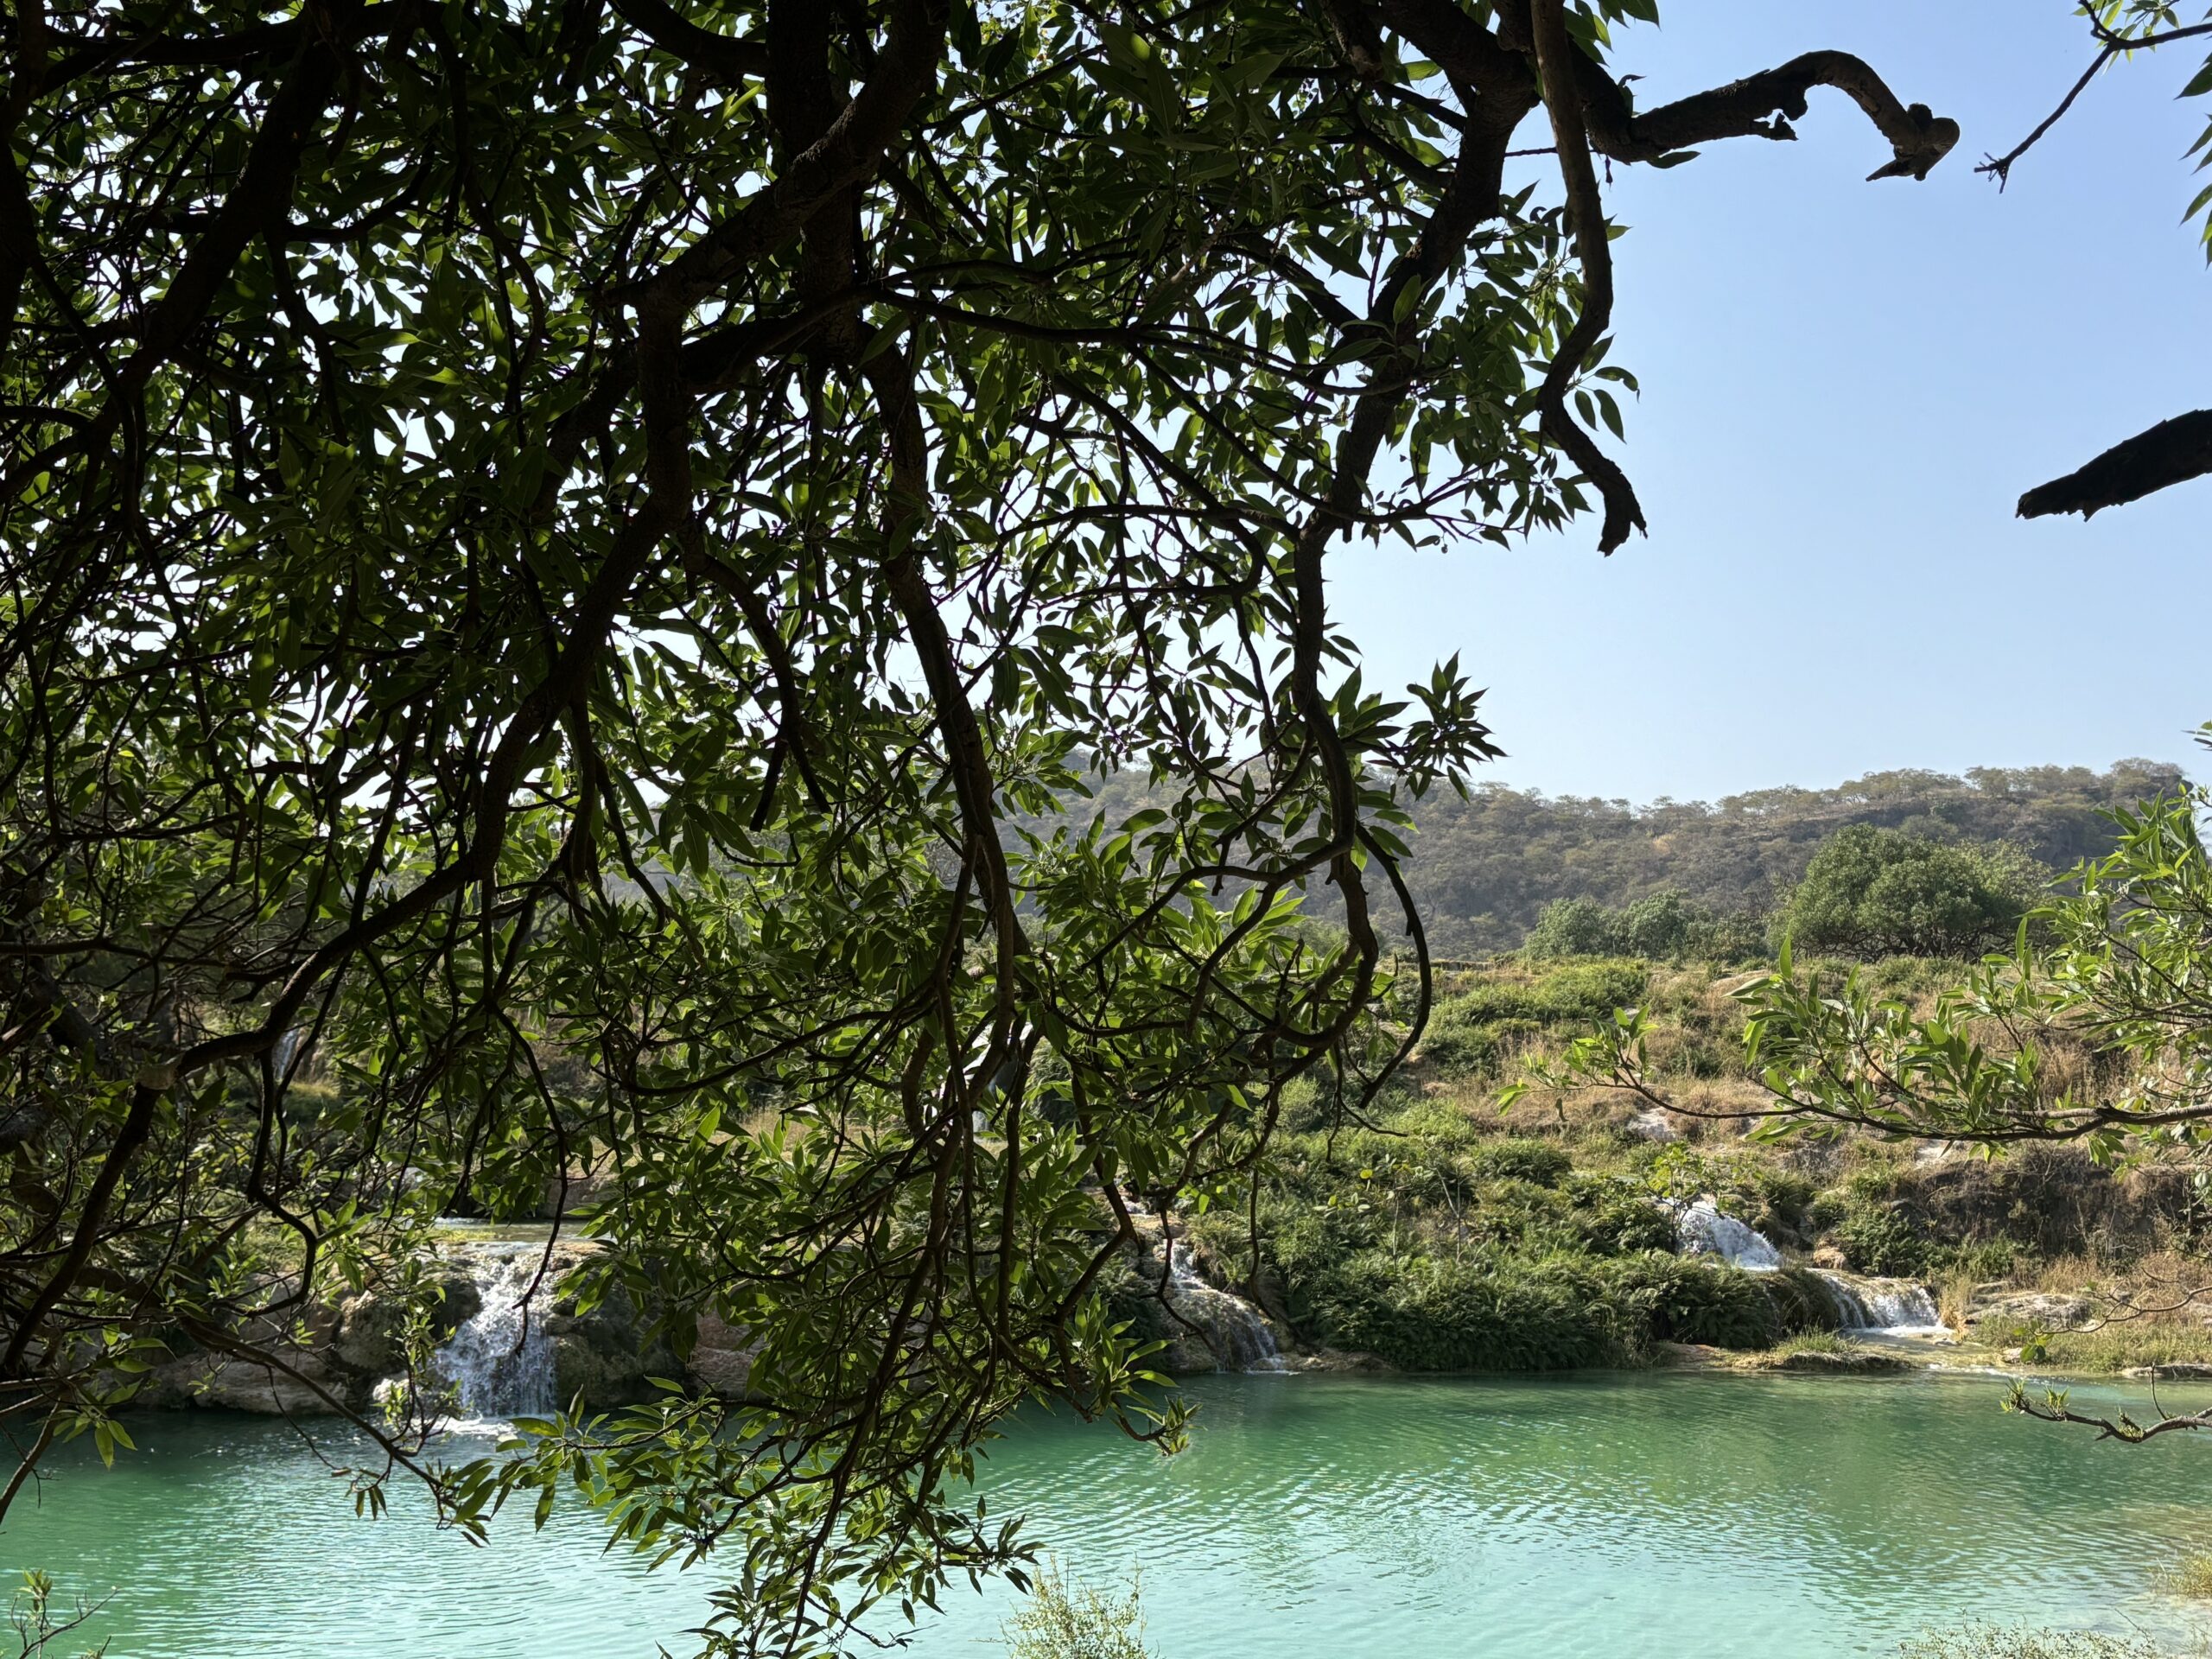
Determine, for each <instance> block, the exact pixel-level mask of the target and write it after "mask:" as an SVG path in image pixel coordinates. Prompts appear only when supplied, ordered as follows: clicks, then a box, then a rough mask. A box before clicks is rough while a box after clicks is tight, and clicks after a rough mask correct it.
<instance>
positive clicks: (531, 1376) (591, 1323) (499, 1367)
mask: <svg viewBox="0 0 2212 1659" xmlns="http://www.w3.org/2000/svg"><path fill="white" fill-rule="evenodd" d="M1138 1221H1139V1236H1138V1241H1137V1245H1136V1248H1135V1250H1134V1251H1132V1252H1131V1253H1130V1255H1129V1256H1128V1259H1127V1263H1126V1265H1127V1268H1128V1274H1127V1279H1126V1281H1125V1291H1124V1296H1125V1299H1126V1300H1128V1301H1129V1303H1130V1305H1131V1306H1133V1307H1134V1308H1135V1310H1136V1311H1137V1312H1138V1313H1139V1314H1140V1315H1141V1317H1140V1319H1138V1321H1137V1323H1138V1325H1139V1333H1140V1334H1141V1335H1142V1336H1146V1337H1148V1338H1154V1339H1156V1340H1158V1341H1160V1343H1161V1344H1162V1346H1161V1348H1160V1351H1159V1353H1158V1355H1157V1357H1156V1358H1155V1360H1154V1365H1155V1368H1156V1369H1158V1370H1161V1371H1163V1372H1165V1373H1166V1374H1168V1375H1171V1376H1195V1375H1203V1374H1206V1373H1212V1372H1222V1371H1230V1372H1238V1371H1243V1372H1252V1371H1263V1372H1265V1371H1273V1372H1335V1373H1352V1374H1369V1375H1375V1374H1383V1373H1388V1372H1390V1371H1392V1370H1394V1369H1395V1368H1394V1367H1392V1366H1390V1365H1389V1364H1388V1363H1385V1362H1384V1361H1383V1360H1382V1359H1380V1358H1378V1357H1376V1356H1374V1355H1372V1354H1367V1353H1357V1352H1345V1351H1338V1350H1335V1349H1332V1348H1329V1347H1326V1346H1324V1345H1320V1344H1312V1343H1309V1342H1304V1341H1301V1340H1300V1336H1299V1333H1298V1332H1297V1331H1296V1329H1295V1327H1294V1324H1293V1322H1292V1320H1291V1319H1289V1318H1288V1316H1287V1313H1286V1312H1285V1310H1284V1309H1283V1307H1282V1306H1281V1297H1280V1294H1277V1295H1275V1296H1272V1297H1271V1296H1270V1295H1269V1294H1268V1291H1269V1289H1270V1287H1269V1286H1268V1285H1267V1284H1265V1283H1261V1284H1258V1285H1251V1284H1243V1283H1238V1282H1236V1281H1234V1280H1233V1279H1232V1277H1231V1276H1230V1273H1229V1270H1228V1268H1227V1266H1226V1264H1225V1263H1224V1262H1223V1261H1222V1260H1221V1259H1220V1258H1218V1257H1217V1256H1216V1255H1214V1254H1212V1253H1211V1251H1210V1250H1208V1249H1206V1247H1205V1245H1204V1244H1202V1243H1198V1242H1196V1241H1193V1240H1191V1239H1189V1238H1188V1237H1186V1236H1179V1235H1172V1234H1169V1233H1168V1232H1166V1230H1164V1229H1163V1228H1162V1226H1161V1224H1160V1222H1159V1220H1158V1219H1157V1218H1156V1217H1150V1216H1140V1217H1138ZM1681 1228H1682V1232H1681V1249H1682V1250H1683V1251H1684V1252H1685V1253H1687V1254H1696V1253H1701V1252H1702V1253H1710V1252H1713V1251H1714V1250H1715V1249H1716V1245H1715V1242H1714V1241H1715V1239H1716V1238H1719V1239H1725V1240H1726V1241H1728V1243H1727V1248H1728V1249H1733V1250H1737V1251H1739V1252H1742V1253H1745V1255H1746V1261H1747V1264H1748V1270H1751V1271H1755V1272H1764V1271H1770V1270H1772V1269H1773V1268H1776V1267H1777V1266H1778V1265H1779V1263H1780V1262H1781V1257H1780V1255H1778V1254H1777V1253H1775V1252H1774V1251H1773V1249H1772V1247H1771V1246H1770V1245H1768V1244H1767V1243H1766V1241H1765V1240H1764V1238H1762V1237H1760V1236H1758V1234H1756V1233H1754V1232H1751V1230H1749V1229H1747V1228H1745V1227H1744V1226H1743V1225H1742V1224H1740V1223H1738V1222H1736V1221H1734V1220H1733V1219H1732V1217H1726V1216H1716V1215H1715V1214H1713V1213H1709V1206H1707V1205H1697V1206H1688V1207H1684V1208H1683V1209H1682V1211H1681ZM596 1249H597V1247H596V1246H595V1245H594V1244H593V1243H590V1242H589V1241H588V1240H582V1239H572V1238H563V1239H559V1240H556V1241H555V1242H553V1243H551V1244H550V1247H549V1245H548V1243H547V1242H546V1240H545V1238H544V1237H543V1236H538V1237H535V1238H532V1237H530V1236H526V1235H515V1234H511V1235H509V1236H505V1237H497V1238H482V1239H475V1238H469V1237H466V1236H456V1237H449V1238H448V1239H447V1240H445V1241H444V1242H442V1243H441V1244H440V1245H439V1247H438V1253H437V1257H436V1263H435V1268H433V1269H432V1272H431V1279H432V1284H433V1287H434V1290H435V1295H434V1296H433V1298H432V1299H431V1303H430V1306H431V1308H432V1314H431V1322H430V1325H429V1330H428V1332H425V1333H420V1336H419V1337H418V1339H421V1338H422V1337H426V1338H427V1340H428V1341H429V1344H431V1345H432V1346H433V1347H434V1348H435V1351H436V1362H435V1363H436V1367H437V1369H439V1370H441V1371H442V1372H444V1373H445V1375H446V1380H447V1381H448V1383H452V1384H454V1386H455V1387H456V1389H457V1390H458V1394H459V1399H458V1401H457V1402H456V1405H457V1408H458V1409H459V1411H460V1413H461V1414H462V1415H465V1416H472V1417H485V1418H497V1417H503V1416H513V1415H522V1414H538V1413H541V1412H550V1411H551V1410H553V1409H555V1408H556V1407H559V1406H564V1405H568V1404H569V1403H571V1402H575V1403H577V1404H580V1405H581V1406H582V1408H584V1409H586V1410H592V1411H595V1410H604V1409H608V1408H616V1407H620V1406H625V1405H631V1404H635V1403H638V1402H641V1401H644V1400H646V1399H648V1398H651V1397H652V1396H653V1395H654V1394H655V1392H656V1390H655V1389H654V1387H653V1381H652V1380H653V1379H655V1378H669V1379H677V1380H681V1381H682V1382H683V1383H685V1384H686V1385H687V1386H689V1387H690V1388H691V1389H694V1390H696V1391H698V1392H702V1393H706V1394H712V1395H719V1396H721V1397H723V1398H725V1399H731V1400H743V1399H746V1398H748V1397H750V1387H751V1378H752V1371H753V1361H754V1358H755V1357H756V1355H757V1353H758V1347H757V1345H756V1344H751V1343H749V1342H748V1341H747V1338H746V1336H745V1333H743V1332H741V1331H738V1330H735V1329H734V1328H732V1327H731V1326H729V1325H727V1324H725V1323H724V1322H723V1321H721V1320H720V1319H715V1318H713V1317H712V1316H711V1315H709V1316H708V1317H705V1318H702V1319H700V1320H698V1321H697V1322H696V1325H695V1327H694V1329H693V1332H692V1333H691V1337H690V1341H689V1342H688V1343H687V1344H684V1345H683V1348H682V1350H681V1351H679V1350H678V1348H677V1345H676V1344H674V1343H673V1342H672V1341H671V1338H670V1337H669V1335H668V1334H667V1332H665V1331H664V1330H663V1329H661V1328H660V1321H659V1319H658V1310H656V1309H652V1308H650V1307H644V1308H641V1307H639V1306H638V1305H637V1303H636V1302H635V1301H634V1300H632V1297H631V1295H630V1294H628V1293H627V1292H626V1291H625V1290H623V1289H622V1288H621V1287H610V1288H609V1289H608V1290H607V1293H606V1294H605V1295H604V1296H603V1297H602V1298H601V1300H598V1301H597V1302H596V1304H595V1305H594V1306H590V1307H588V1308H586V1307H584V1306H582V1305H581V1303H580V1302H579V1300H578V1298H577V1296H576V1295H575V1293H574V1291H573V1290H572V1289H569V1288H564V1282H565V1281H567V1280H568V1279H569V1275H571V1274H574V1273H575V1270H576V1269H577V1268H580V1267H582V1265H583V1264H584V1263H585V1262H588V1260H589V1259H590V1258H591V1257H592V1256H593V1255H594V1254H595V1252H596ZM1769 1255H1772V1256H1773V1258H1774V1259H1773V1261H1772V1262H1769V1261H1768V1260H1767V1257H1768V1256H1769ZM1752 1256H1756V1257H1757V1260H1756V1262H1751V1261H1750V1260H1749V1258H1750V1257H1752ZM1732 1265H1735V1264H1734V1263H1733V1262H1732ZM1826 1276H1827V1277H1829V1278H1835V1279H1839V1280H1841V1279H1844V1278H1846V1277H1847V1276H1846V1275H1839V1274H1832V1273H1831V1274H1827V1275H1826ZM1902 1282H1903V1281H1898V1284H1902ZM1908 1288H1910V1290H1911V1291H1912V1292H1913V1293H1914V1294H1916V1295H1917V1296H1919V1297H1920V1299H1921V1300H1923V1301H1924V1300H1925V1293H1924V1292H1922V1291H1921V1290H1920V1289H1919V1287H1908ZM1977 1292H1978V1293H1986V1294H1977V1297H1976V1299H1975V1300H1974V1304H1973V1306H1971V1307H1970V1308H1969V1309H1968V1311H1967V1316H1966V1319H1965V1320H1964V1321H1963V1325H1964V1329H1962V1330H1961V1331H1959V1332H1955V1333H1950V1334H1939V1332H1938V1331H1937V1330H1936V1328H1935V1327H1934V1326H1933V1325H1922V1326H1915V1327H1912V1328H1911V1329H1910V1331H1904V1330H1903V1329H1902V1328H1900V1329H1898V1330H1895V1331H1883V1330H1872V1331H1869V1330H1865V1329H1859V1330H1853V1329H1850V1328H1849V1327H1848V1326H1847V1327H1846V1329H1845V1332H1844V1335H1845V1337H1846V1338H1850V1339H1849V1340H1845V1341H1842V1342H1840V1343H1838V1344H1835V1345H1834V1346H1833V1347H1831V1348H1825V1349H1824V1348H1821V1347H1820V1346H1819V1345H1817V1344H1811V1345H1802V1346H1800V1345H1785V1347H1784V1348H1783V1349H1779V1350H1776V1351H1770V1352H1760V1351H1752V1352H1745V1351H1735V1350H1728V1349H1723V1348H1719V1347H1713V1346H1711V1345H1709V1344H1699V1343H1694V1342H1673V1341H1669V1342H1662V1343H1660V1344H1657V1345H1656V1351H1655V1352H1654V1353H1653V1355H1652V1356H1651V1357H1652V1359H1653V1360H1654V1362H1655V1363H1658V1364H1661V1365H1664V1366H1669V1367H1671V1368H1675V1369H1679V1370H1697V1371H1704V1372H1711V1373H1714V1374H1729V1375H1744V1374H1773V1373H1777V1372H1783V1373H1800V1374H1817V1375H1830V1376H1860V1375H1890V1374H1896V1373H1899V1372H1904V1371H1910V1370H1926V1369H1934V1370H1961V1369H1971V1370H1990V1371H2000V1372H2002V1373H2004V1374H2006V1375H2014V1376H2021V1377H2024V1378H2048V1379H2050V1380H2053V1381H2057V1380H2062V1379H2063V1378H2064V1377H2066V1376H2069V1373H2068V1372H2065V1371H2064V1370H2054V1369H2051V1368H2049V1367H2046V1366H2043V1365H2038V1364H2036V1363H2032V1361H2033V1359H2034V1357H2033V1356H2028V1355H2025V1354H2024V1350H2023V1349H2022V1348H2020V1347H2018V1346H2014V1347H2012V1348H2010V1349H2006V1348H2005V1347H2002V1346H1999V1345H1998V1344H1993V1343H1991V1342H1987V1341H1983V1340H1977V1334H1978V1333H1979V1332H1985V1331H1990V1332H2001V1331H2009V1330H2014V1329H2018V1328H2019V1327H2021V1326H2023V1325H2031V1326H2034V1327H2036V1328H2039V1329H2043V1330H2047V1331H2052V1332H2063V1331H2069V1330H2075V1329H2078V1328H2081V1327H2082V1326H2083V1325H2086V1324H2088V1323H2089V1322H2090V1319H2091V1312H2092V1309H2091V1304H2090V1302H2089V1300H2088V1299H2087V1298H2086V1297H2084V1296H2080V1295H2069V1294H2055V1293H2050V1292H2034V1291H2018V1290H2012V1289H2009V1288H2007V1287H2005V1286H2003V1285H2001V1284H1995V1283H1993V1284H1991V1285H1988V1286H1986V1287H1977ZM1901 1294H1902V1293H1901V1292H1900V1291H1899V1290H1898V1288H1897V1286H1895V1285H1892V1284H1891V1281H1860V1282H1859V1285H1858V1287H1857V1288H1856V1289H1854V1288H1853V1287H1852V1286H1850V1285H1848V1284H1847V1286H1846V1287H1845V1288H1844V1289H1843V1290H1841V1291H1840V1292H1838V1293H1836V1297H1837V1300H1838V1305H1839V1307H1840V1308H1847V1307H1849V1306H1857V1305H1858V1300H1857V1299H1858V1298H1859V1297H1860V1296H1861V1295H1884V1296H1889V1297H1892V1298H1896V1297H1898V1296H1900V1295H1901ZM525 1310H526V1312H527V1317H525ZM408 1319H409V1312H408V1302H407V1300H406V1299H405V1298H404V1296H402V1295H400V1294H397V1292H385V1291H381V1290H378V1289H375V1288H370V1289H364V1290H360V1291H357V1292H353V1293H351V1294H346V1295H344V1296H341V1297H340V1298H339V1299H337V1300H335V1301H334V1302H333V1303H330V1304H327V1305H322V1306H316V1307H315V1308H313V1309H311V1310H310V1311H308V1313H306V1314H305V1315H304V1316H303V1317H302V1318H301V1319H299V1320H298V1321H297V1323H296V1325H293V1326H291V1327H289V1329H286V1330H282V1331H280V1330H277V1329H276V1328H273V1327H271V1328H267V1329H263V1330H259V1331H255V1332H247V1333H245V1334H246V1335H247V1336H248V1337H249V1338H251V1339H252V1340H253V1341H254V1342H255V1343H256V1344H257V1345H261V1344H266V1345H268V1346H269V1347H270V1349H271V1351H275V1352H277V1354H278V1355H279V1357H280V1363H279V1364H278V1365H277V1366H266V1365H264V1364H261V1363H257V1362H251V1361H247V1360H243V1359H238V1358H233V1357H228V1356H226V1355H225V1354H222V1353H219V1352H213V1351H189V1352H185V1353H182V1354H181V1355H179V1356H178V1357H175V1358H172V1359H170V1360H169V1361H168V1362H166V1363H162V1364H161V1365H158V1366H156V1367H155V1368H154V1369H153V1370H151V1371H150V1372H149V1374H148V1375H147V1376H146V1377H145V1380H144V1382H143V1385H142V1386H141V1387H140V1389H138V1391H137V1394H136V1395H135V1396H134V1397H133V1398H132V1400H131V1402H130V1406H131V1407H132V1408H134V1409H138V1410H164V1409H167V1410H182V1409H194V1408H203V1409H219V1410H232V1411H240V1412H246V1413H252V1414H264V1415H277V1414H281V1415H288V1416H313V1415H321V1414H334V1413H338V1412H343V1411H352V1412H357V1413H367V1412H370V1411H372V1410H373V1409H375V1408H376V1407H377V1406H378V1402H380V1400H381V1399H382V1398H383V1394H384V1391H385V1390H386V1389H389V1388H390V1387H391V1385H392V1384H393V1383H394V1382H395V1380H396V1379H398V1378H401V1377H403V1376H404V1375H405V1373H406V1370H407V1349H408V1340H409V1332H408V1328H407V1324H408ZM1867 1338H1872V1340H1868V1339H1867ZM2119 1374H2120V1375H2121V1376H2126V1377H2130V1378H2151V1379H2207V1378H2212V1365H2208V1364H2203V1363H2194V1362H2188V1363H2164V1364H2158V1365H2151V1366H2142V1367H2135V1368H2131V1369H2128V1370H2123V1371H2121V1372H2120V1373H2119Z"/></svg>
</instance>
